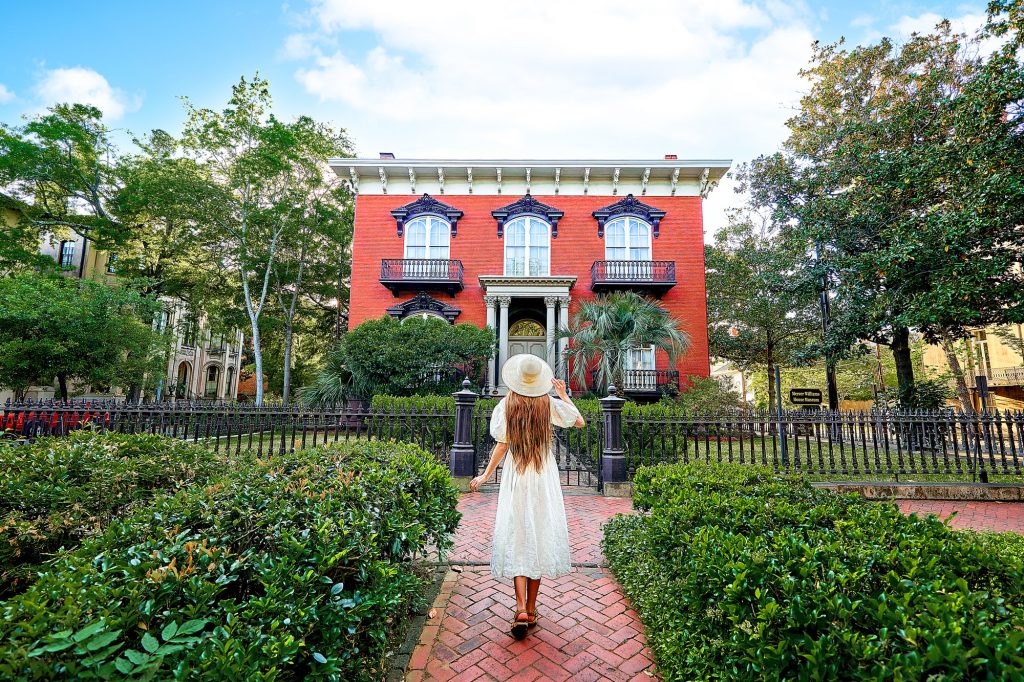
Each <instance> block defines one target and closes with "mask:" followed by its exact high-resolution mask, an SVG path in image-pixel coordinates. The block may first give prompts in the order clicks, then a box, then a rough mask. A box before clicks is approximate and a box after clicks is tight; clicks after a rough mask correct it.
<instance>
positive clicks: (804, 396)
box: [789, 388, 821, 405]
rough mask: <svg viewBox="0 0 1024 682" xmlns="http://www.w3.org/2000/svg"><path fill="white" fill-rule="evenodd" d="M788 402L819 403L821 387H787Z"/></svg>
mask: <svg viewBox="0 0 1024 682" xmlns="http://www.w3.org/2000/svg"><path fill="white" fill-rule="evenodd" d="M789 402H791V403H793V404H794V405H821V389H818V388H791V389H789Z"/></svg>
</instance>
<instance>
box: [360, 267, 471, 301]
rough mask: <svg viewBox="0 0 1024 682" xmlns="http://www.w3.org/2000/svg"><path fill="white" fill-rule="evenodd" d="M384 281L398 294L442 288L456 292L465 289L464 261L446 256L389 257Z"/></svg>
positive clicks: (381, 279) (452, 293) (381, 276)
mask: <svg viewBox="0 0 1024 682" xmlns="http://www.w3.org/2000/svg"><path fill="white" fill-rule="evenodd" d="M380 283H381V284H383V285H384V286H386V287H387V288H388V289H390V290H391V293H392V294H395V295H396V296H397V295H398V293H399V292H400V291H402V290H403V289H404V290H416V291H422V290H426V289H440V290H442V291H447V292H448V293H449V294H450V295H452V296H454V295H455V292H457V291H462V288H463V287H462V261H460V260H448V259H443V258H385V259H383V260H382V261H381V262H380Z"/></svg>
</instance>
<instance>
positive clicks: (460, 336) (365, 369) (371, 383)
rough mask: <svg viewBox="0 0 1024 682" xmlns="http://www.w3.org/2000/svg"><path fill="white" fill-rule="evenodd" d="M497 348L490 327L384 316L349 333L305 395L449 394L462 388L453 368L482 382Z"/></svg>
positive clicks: (438, 320) (304, 392)
mask: <svg viewBox="0 0 1024 682" xmlns="http://www.w3.org/2000/svg"><path fill="white" fill-rule="evenodd" d="M494 347H495V341H494V332H493V331H491V330H490V329H481V328H480V327H477V326H475V325H472V324H455V325H452V324H448V323H447V322H444V321H443V320H440V319H438V318H427V319H424V318H419V317H410V318H407V319H405V320H402V321H399V320H396V319H394V318H392V317H389V316H387V315H385V316H383V317H381V318H380V319H377V320H367V321H366V322H363V323H362V324H360V325H359V326H358V327H356V328H355V329H353V330H351V331H350V332H349V333H348V334H346V335H345V336H344V337H343V338H342V340H341V343H340V344H339V345H338V347H337V349H336V350H335V351H334V352H332V354H331V355H330V356H329V358H330V363H329V365H328V366H327V367H326V368H325V369H324V371H323V373H322V375H321V376H320V377H319V378H318V379H317V381H316V384H315V385H314V386H313V387H310V388H309V389H307V390H304V391H303V393H302V394H303V396H304V397H306V398H311V399H312V398H316V397H317V396H318V395H320V394H323V395H325V396H341V395H347V394H349V393H351V394H352V395H356V396H361V397H363V398H372V397H373V396H375V395H377V394H391V395H406V396H407V395H417V394H431V393H434V394H441V395H445V394H450V393H451V392H453V391H457V390H459V389H460V388H461V385H460V384H461V378H460V379H458V380H457V381H456V380H455V377H454V375H453V374H452V373H451V371H450V370H455V369H458V370H461V371H463V372H464V373H466V374H468V375H470V376H471V377H476V381H477V383H478V384H479V378H480V377H482V375H483V367H484V363H485V361H486V358H489V357H493V356H494ZM349 375H350V376H349ZM318 386H319V388H317V387H318Z"/></svg>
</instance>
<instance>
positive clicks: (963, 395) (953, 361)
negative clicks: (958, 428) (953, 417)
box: [940, 334, 974, 414]
mask: <svg viewBox="0 0 1024 682" xmlns="http://www.w3.org/2000/svg"><path fill="white" fill-rule="evenodd" d="M940 345H941V346H942V352H943V353H945V354H946V364H948V365H949V371H950V372H952V373H953V380H954V381H955V382H956V395H957V397H958V398H960V404H961V405H962V406H963V408H964V412H966V413H967V414H974V401H973V400H971V392H970V391H969V390H968V389H967V381H966V379H964V370H963V367H961V366H960V358H958V357H957V356H956V348H954V347H953V339H951V338H949V336H947V335H946V334H943V335H942V341H941V342H940Z"/></svg>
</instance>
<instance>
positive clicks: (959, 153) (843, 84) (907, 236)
mask: <svg viewBox="0 0 1024 682" xmlns="http://www.w3.org/2000/svg"><path fill="white" fill-rule="evenodd" d="M979 40H980V37H968V36H964V35H960V34H956V33H954V32H953V31H952V30H951V28H950V26H949V24H948V22H942V23H940V24H939V25H938V26H937V27H936V29H935V31H934V32H932V33H930V34H927V35H917V34H915V35H914V36H913V37H912V38H911V39H910V40H909V41H908V42H906V43H905V44H903V45H896V44H894V43H893V42H892V41H890V40H888V39H883V40H881V41H879V42H878V43H877V44H874V45H869V46H866V47H856V48H853V49H847V48H845V47H844V46H843V44H842V43H837V44H834V45H816V46H815V50H814V54H813V57H812V62H811V65H810V66H809V67H808V68H807V69H805V70H804V71H803V75H804V76H805V77H806V78H807V80H808V81H809V83H810V90H809V92H808V93H807V94H806V95H805V96H804V98H803V99H802V100H801V105H800V111H799V112H798V113H797V115H796V116H794V117H793V118H792V119H790V121H789V122H788V126H789V128H790V136H789V138H788V139H787V141H786V143H785V145H784V149H783V152H782V153H780V154H777V155H774V156H771V157H762V158H761V159H758V160H757V161H756V162H755V163H754V164H753V165H752V172H751V174H750V184H749V189H750V190H751V195H752V197H753V201H754V203H755V205H758V206H763V207H770V208H772V209H773V210H774V211H775V212H776V215H775V219H776V220H777V221H778V222H780V223H784V224H787V225H788V236H789V237H790V238H791V239H792V240H794V242H795V243H798V244H808V243H815V242H817V243H819V244H820V245H821V246H822V253H823V259H822V262H821V264H820V265H818V266H816V267H817V268H818V270H817V271H816V272H815V273H814V275H815V276H824V277H827V278H828V279H829V281H830V284H831V286H832V287H833V289H834V290H835V292H836V300H837V303H838V304H839V305H838V306H837V310H836V311H835V312H836V314H835V315H834V317H833V324H832V325H831V327H830V329H829V334H828V336H827V337H826V339H825V342H824V344H823V345H822V349H821V350H822V351H823V352H826V353H831V354H833V356H838V355H841V354H844V353H848V352H849V349H850V348H852V347H853V345H854V343H855V341H856V340H857V339H866V340H871V341H875V342H879V343H884V344H886V345H889V346H890V348H891V349H892V351H893V354H894V357H895V360H896V366H897V374H898V376H899V384H900V389H901V391H902V393H903V394H904V396H906V401H907V402H912V397H913V391H914V373H913V365H912V362H911V356H910V330H912V329H917V330H919V331H920V332H921V333H922V334H923V335H924V336H925V338H926V339H927V340H929V341H932V342H937V343H940V345H942V347H943V348H944V349H946V351H947V359H949V361H950V366H951V369H952V370H953V373H954V375H955V377H956V379H957V383H958V386H959V389H960V393H961V396H962V399H964V400H966V387H965V385H964V379H963V373H962V370H961V369H960V368H959V367H958V366H957V363H956V362H955V356H954V354H952V353H951V349H952V346H953V342H954V341H956V340H957V339H959V338H962V337H963V335H964V334H965V330H966V328H967V327H970V326H981V325H986V324H993V323H1000V322H1008V321H1018V320H1020V319H1021V318H1022V316H1024V296H1022V295H1021V291H1022V290H1024V279H1022V276H1021V273H1020V271H1019V269H1016V268H1015V264H1017V263H1020V262H1021V260H1022V256H1024V234H1022V229H1024V228H1022V227H1021V226H1022V225H1024V177H1022V174H1021V173H1020V172H1019V169H1020V168H1022V167H1024V137H1022V133H1024V126H1022V125H1021V122H1022V119H1021V114H1022V109H1021V96H1020V94H1021V93H1022V92H1024V66H1022V64H1021V62H1020V60H1019V59H1017V58H1015V57H1014V56H1013V55H1012V54H1011V53H1010V52H1007V51H1003V50H1000V51H997V52H994V53H991V54H985V53H984V51H983V50H982V44H981V43H980V42H979ZM964 408H965V409H970V404H969V402H965V405H964Z"/></svg>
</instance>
